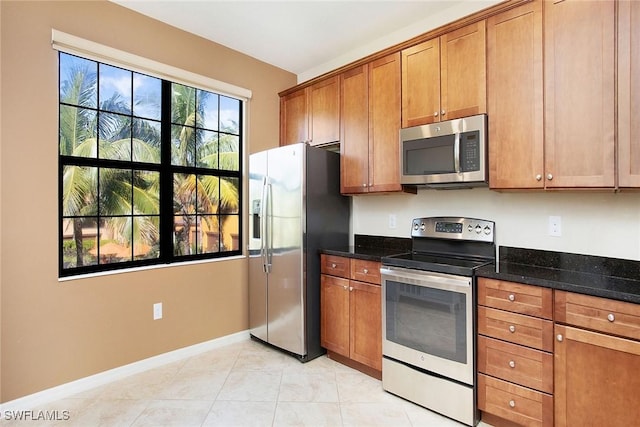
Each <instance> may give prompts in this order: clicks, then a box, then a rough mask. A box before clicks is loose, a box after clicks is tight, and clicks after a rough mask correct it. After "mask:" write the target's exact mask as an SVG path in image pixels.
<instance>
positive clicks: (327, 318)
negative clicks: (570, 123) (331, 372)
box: [320, 274, 349, 357]
mask: <svg viewBox="0 0 640 427" xmlns="http://www.w3.org/2000/svg"><path fill="white" fill-rule="evenodd" d="M320 344H321V345H322V346H323V347H324V348H326V349H327V350H331V351H335V352H336V353H338V354H341V355H343V356H346V357H349V280H347V279H342V278H339V277H333V276H327V275H324V274H322V275H320Z"/></svg>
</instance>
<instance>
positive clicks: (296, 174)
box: [249, 143, 350, 362]
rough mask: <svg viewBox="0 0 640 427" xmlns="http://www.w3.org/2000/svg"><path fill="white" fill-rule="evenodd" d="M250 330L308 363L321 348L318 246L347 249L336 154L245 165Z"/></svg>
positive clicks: (310, 150) (279, 151)
mask: <svg viewBox="0 0 640 427" xmlns="http://www.w3.org/2000/svg"><path fill="white" fill-rule="evenodd" d="M249 203H250V204H249V209H250V215H249V329H250V334H251V336H252V337H253V338H254V339H255V338H257V339H258V340H261V341H264V342H266V343H268V344H271V345H273V346H275V347H278V348H280V349H282V350H285V351H286V352H288V353H290V354H292V355H294V356H295V357H297V358H298V359H299V360H301V361H303V362H306V361H308V360H311V359H313V358H315V357H317V356H319V355H321V354H323V353H324V350H323V349H322V347H321V346H320V255H319V253H318V250H319V249H320V248H332V247H341V246H347V245H348V243H349V210H350V209H349V207H350V201H349V198H347V197H344V196H342V195H340V156H339V154H338V153H335V152H331V151H327V150H324V149H321V148H315V147H311V146H308V145H306V144H303V143H300V144H292V145H286V146H282V147H278V148H274V149H271V150H267V151H262V152H260V153H256V154H252V155H251V156H250V159H249Z"/></svg>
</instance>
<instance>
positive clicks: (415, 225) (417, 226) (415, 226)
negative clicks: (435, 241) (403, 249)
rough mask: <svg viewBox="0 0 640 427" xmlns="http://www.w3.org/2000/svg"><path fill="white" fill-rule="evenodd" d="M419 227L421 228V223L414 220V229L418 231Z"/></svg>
mask: <svg viewBox="0 0 640 427" xmlns="http://www.w3.org/2000/svg"><path fill="white" fill-rule="evenodd" d="M418 228H420V224H418V223H417V222H414V223H413V229H414V230H415V231H418Z"/></svg>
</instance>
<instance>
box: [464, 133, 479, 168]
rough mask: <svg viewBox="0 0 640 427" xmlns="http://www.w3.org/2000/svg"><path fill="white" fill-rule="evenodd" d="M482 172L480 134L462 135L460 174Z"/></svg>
mask: <svg viewBox="0 0 640 427" xmlns="http://www.w3.org/2000/svg"><path fill="white" fill-rule="evenodd" d="M477 170H480V132H479V131H471V132H462V133H461V134H460V172H473V171H477Z"/></svg>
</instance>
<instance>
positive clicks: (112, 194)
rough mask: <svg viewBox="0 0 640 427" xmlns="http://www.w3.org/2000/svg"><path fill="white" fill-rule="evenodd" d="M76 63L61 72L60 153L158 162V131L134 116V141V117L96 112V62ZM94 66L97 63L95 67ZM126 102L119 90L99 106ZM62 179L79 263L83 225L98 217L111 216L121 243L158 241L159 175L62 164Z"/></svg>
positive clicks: (64, 204)
mask: <svg viewBox="0 0 640 427" xmlns="http://www.w3.org/2000/svg"><path fill="white" fill-rule="evenodd" d="M62 60H63V57H62V56H61V62H62ZM76 62H79V63H76V64H75V65H73V66H71V67H70V68H69V70H68V75H67V76H65V77H66V79H64V80H63V78H62V76H61V84H60V102H61V105H60V135H59V138H60V142H59V144H60V154H61V155H68V156H74V157H89V158H97V157H98V156H99V157H100V158H108V159H115V160H131V159H132V158H133V159H135V160H138V161H143V162H150V163H159V161H160V158H159V156H160V150H159V147H158V146H154V144H153V142H151V143H149V142H148V141H160V138H159V135H158V134H157V132H158V131H157V130H156V129H155V128H154V127H153V126H149V125H148V123H147V122H144V121H137V120H136V119H134V126H133V129H134V134H135V135H136V136H139V138H134V139H133V143H132V139H131V129H132V126H131V122H130V118H129V117H127V116H120V115H115V114H106V113H105V114H102V113H98V114H96V112H95V110H94V108H95V107H96V106H97V84H96V72H95V64H96V63H94V62H92V61H87V60H84V61H76ZM89 65H93V67H94V70H93V71H92V70H90V69H89ZM61 68H62V67H61ZM121 102H122V101H121V100H120V99H119V97H118V95H117V94H116V95H114V96H112V97H111V98H110V99H107V100H105V101H104V102H102V105H101V106H100V107H101V110H110V111H118V109H117V108H116V106H117V105H118V103H121ZM66 104H69V105H66ZM84 107H88V108H84ZM136 126H137V127H136ZM154 133H155V135H154ZM98 135H99V138H98ZM132 149H133V150H134V151H133V153H132ZM132 156H133V157H132ZM62 179H63V185H62V187H63V194H62V212H63V216H64V217H67V218H69V217H71V218H72V219H71V222H72V223H73V239H74V244H75V254H76V256H75V258H76V264H75V265H76V266H78V267H80V266H83V265H84V256H85V251H84V247H83V239H84V236H83V227H84V225H86V221H87V220H88V219H89V218H97V217H98V216H99V215H109V216H110V218H108V219H107V220H105V221H104V224H103V226H104V228H105V229H107V230H108V231H109V233H108V234H110V235H111V236H112V237H113V239H115V240H116V241H118V242H119V243H123V244H126V245H127V246H128V245H129V244H132V243H133V244H135V243H145V244H152V243H153V242H157V240H158V224H157V223H158V220H157V213H158V210H159V197H158V194H159V190H158V187H159V174H158V173H150V172H140V171H133V170H131V169H113V168H97V167H82V166H71V165H67V166H65V167H64V168H63V177H62ZM98 184H99V185H98ZM98 188H100V191H99V194H98ZM132 195H133V197H132ZM98 206H100V212H98ZM139 214H140V215H141V216H138V215H139ZM142 214H156V216H155V217H154V216H142ZM98 225H99V224H98Z"/></svg>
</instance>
